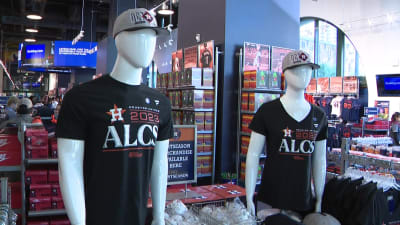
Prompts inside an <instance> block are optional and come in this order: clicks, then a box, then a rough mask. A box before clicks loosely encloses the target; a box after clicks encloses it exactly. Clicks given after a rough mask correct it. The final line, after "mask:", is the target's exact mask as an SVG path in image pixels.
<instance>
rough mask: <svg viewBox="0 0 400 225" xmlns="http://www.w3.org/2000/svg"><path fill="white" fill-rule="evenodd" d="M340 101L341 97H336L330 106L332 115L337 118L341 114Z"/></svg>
mask: <svg viewBox="0 0 400 225" xmlns="http://www.w3.org/2000/svg"><path fill="white" fill-rule="evenodd" d="M342 100H343V97H342V96H337V97H335V98H334V99H332V102H331V105H332V114H334V115H336V116H337V117H339V116H340V115H341V114H342V110H341V107H342V103H341V102H342Z"/></svg>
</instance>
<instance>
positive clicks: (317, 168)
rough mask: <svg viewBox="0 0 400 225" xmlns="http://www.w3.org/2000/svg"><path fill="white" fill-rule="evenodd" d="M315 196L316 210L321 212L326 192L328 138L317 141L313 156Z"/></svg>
mask: <svg viewBox="0 0 400 225" xmlns="http://www.w3.org/2000/svg"><path fill="white" fill-rule="evenodd" d="M312 168H313V171H312V172H313V178H314V188H315V196H316V198H317V201H316V203H315V212H318V213H319V212H321V203H322V195H323V194H324V187H325V177H326V140H322V141H316V142H315V151H314V153H313V158H312Z"/></svg>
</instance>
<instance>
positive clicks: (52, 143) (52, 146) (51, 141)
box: [49, 138, 58, 158]
mask: <svg viewBox="0 0 400 225" xmlns="http://www.w3.org/2000/svg"><path fill="white" fill-rule="evenodd" d="M49 147H50V157H51V158H57V149H58V147H57V139H56V138H52V139H49Z"/></svg>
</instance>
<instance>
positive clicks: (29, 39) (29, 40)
mask: <svg viewBox="0 0 400 225" xmlns="http://www.w3.org/2000/svg"><path fill="white" fill-rule="evenodd" d="M25 42H36V39H34V38H25Z"/></svg>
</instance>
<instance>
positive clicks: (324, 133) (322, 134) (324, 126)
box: [316, 113, 328, 141]
mask: <svg viewBox="0 0 400 225" xmlns="http://www.w3.org/2000/svg"><path fill="white" fill-rule="evenodd" d="M320 126H321V130H320V131H319V133H318V136H317V139H316V141H322V140H325V139H327V138H328V120H327V118H326V114H325V113H323V114H322V118H321V123H320Z"/></svg>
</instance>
